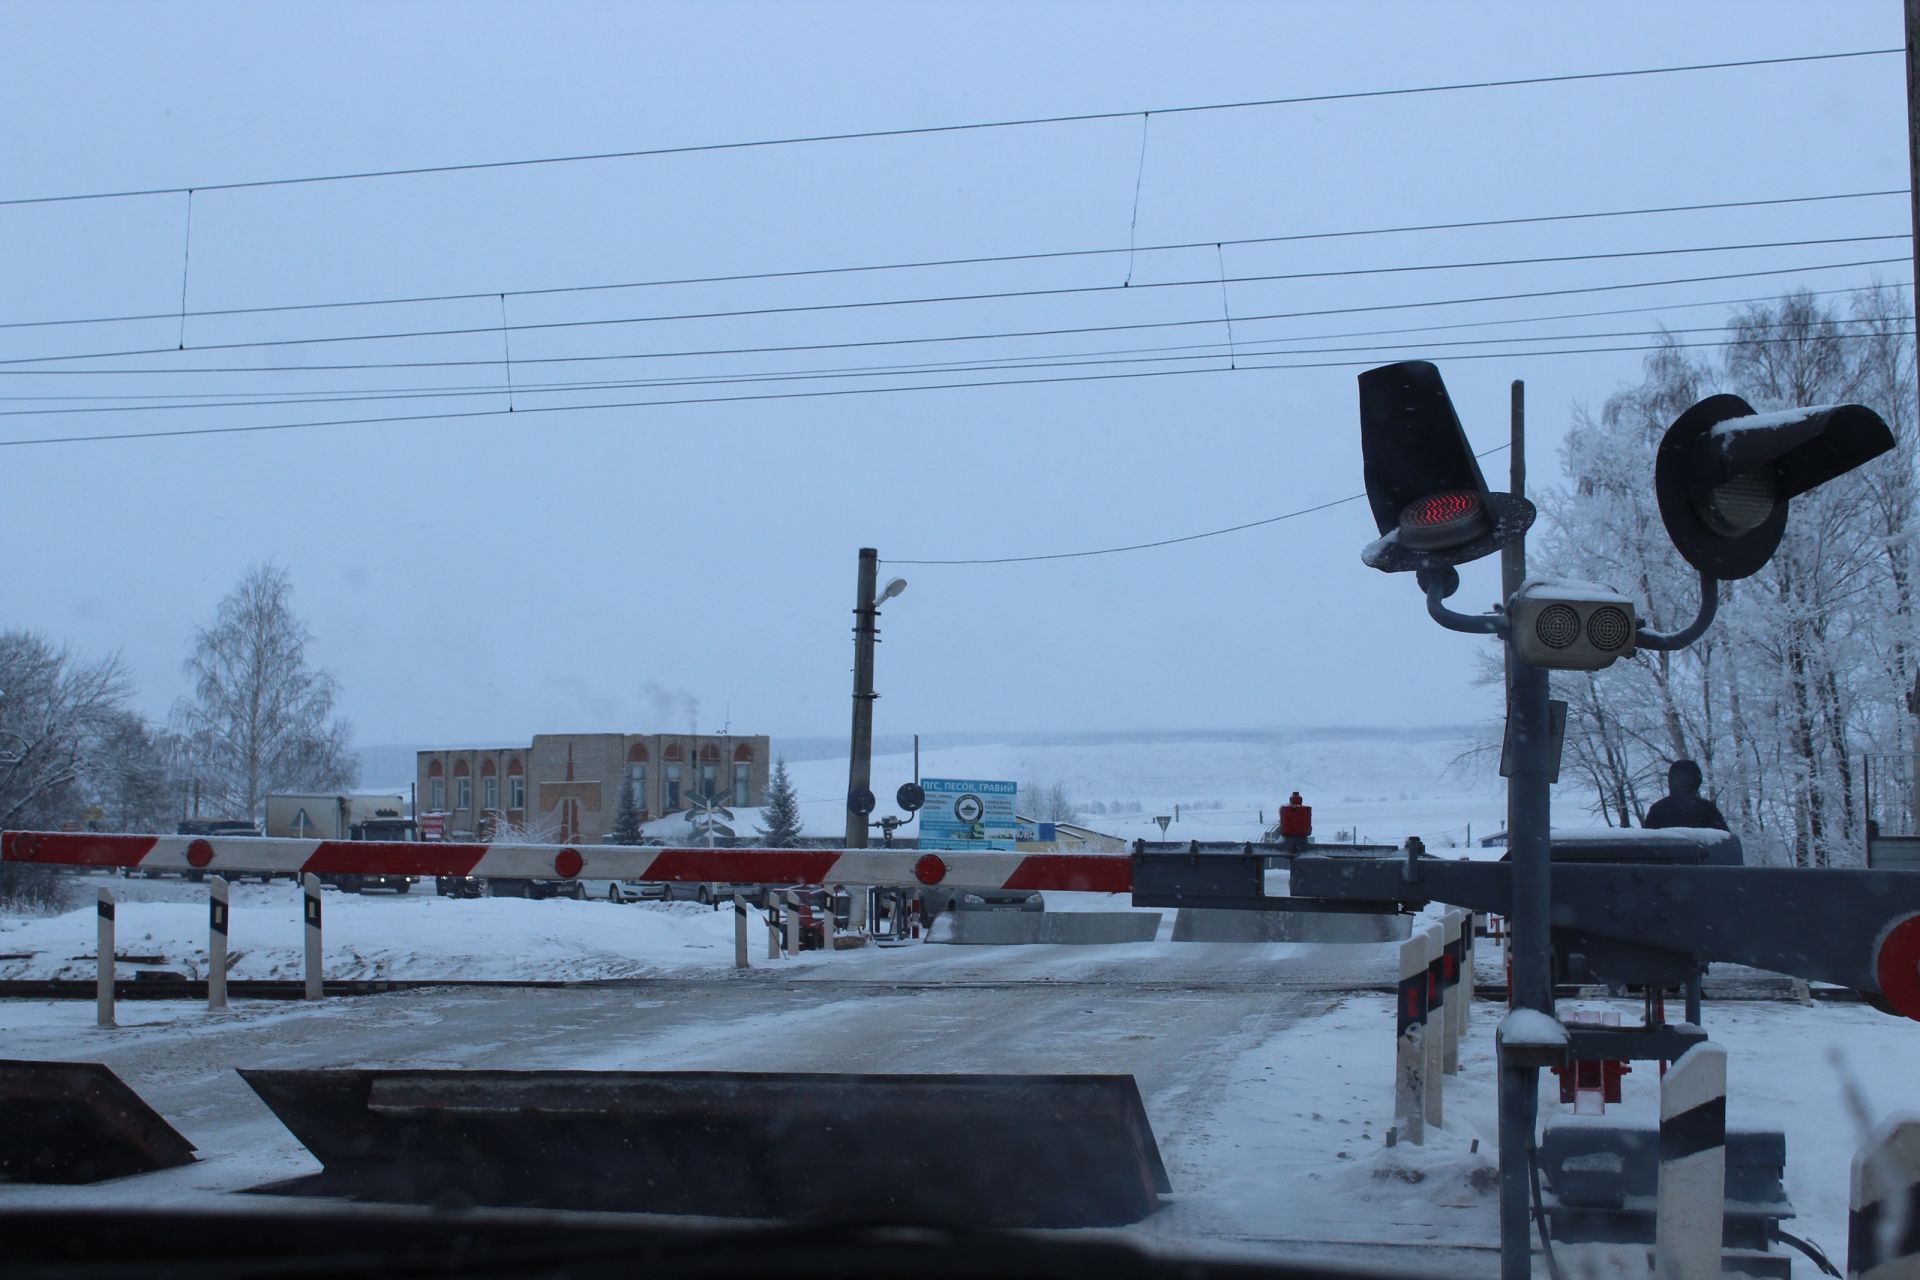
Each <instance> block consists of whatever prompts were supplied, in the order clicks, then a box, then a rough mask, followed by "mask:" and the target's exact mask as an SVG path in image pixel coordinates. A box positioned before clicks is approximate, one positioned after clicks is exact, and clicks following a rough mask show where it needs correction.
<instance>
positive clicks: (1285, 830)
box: [1280, 791, 1313, 840]
mask: <svg viewBox="0 0 1920 1280" xmlns="http://www.w3.org/2000/svg"><path fill="white" fill-rule="evenodd" d="M1312 834H1313V806H1312V805H1308V804H1302V803H1301V802H1300V793H1299V792H1298V791H1296V792H1294V793H1293V794H1292V795H1291V796H1288V797H1287V802H1286V803H1285V804H1283V805H1281V806H1280V838H1281V839H1282V840H1305V839H1306V838H1307V837H1308V836H1310V835H1312Z"/></svg>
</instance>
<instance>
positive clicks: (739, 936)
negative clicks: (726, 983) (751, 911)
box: [733, 893, 751, 969]
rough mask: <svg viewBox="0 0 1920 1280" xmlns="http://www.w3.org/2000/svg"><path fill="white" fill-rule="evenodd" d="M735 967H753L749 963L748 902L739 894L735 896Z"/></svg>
mask: <svg viewBox="0 0 1920 1280" xmlns="http://www.w3.org/2000/svg"><path fill="white" fill-rule="evenodd" d="M733 967H734V968H736V969H746V968H749V967H751V966H749V965H748V963H747V900H746V899H745V898H744V897H742V896H741V895H740V894H737V893H736V894H734V895H733Z"/></svg>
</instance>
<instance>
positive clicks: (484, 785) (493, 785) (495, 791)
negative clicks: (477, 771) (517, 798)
mask: <svg viewBox="0 0 1920 1280" xmlns="http://www.w3.org/2000/svg"><path fill="white" fill-rule="evenodd" d="M480 803H481V804H482V805H483V806H484V807H486V808H488V809H498V808H499V807H500V779H498V778H496V777H494V776H493V775H492V774H490V773H489V774H487V775H486V776H484V777H482V778H481V779H480Z"/></svg>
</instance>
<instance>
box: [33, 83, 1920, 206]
mask: <svg viewBox="0 0 1920 1280" xmlns="http://www.w3.org/2000/svg"><path fill="white" fill-rule="evenodd" d="M1904 52H1905V50H1904V49H1901V48H1891V49H1851V50H1844V51H1840V52H1835V53H1807V54H1793V55H1788V56H1784V57H1777V58H1741V59H1734V60H1729V61H1725V62H1695V63H1683V64H1679V65H1673V66H1664V67H1635V68H1629V69H1623V70H1617V71H1585V72H1571V73H1564V74H1560V75H1550V76H1523V77H1515V78H1511V79H1504V80H1477V81H1460V82H1456V83H1449V84H1433V85H1413V86H1406V87H1402V88H1398V89H1360V90H1349V91H1346V92H1341V93H1317V94H1301V95H1297V96H1293V97H1286V98H1256V99H1247V100H1244V101H1237V102H1211V103H1198V104H1189V105H1184V106H1173V107H1134V108H1131V109H1129V110H1125V111H1090V112H1077V113H1074V114H1070V115H1054V116H1028V117H1023V118H1018V119H1008V120H982V121H974V122H971V123H966V124H946V125H920V126H915V127H908V128H897V129H861V130H855V131H850V132H845V133H818V134H800V135H792V136H787V137H777V138H758V139H752V140H748V141H738V142H709V143H690V144H685V145H681V146H672V147H646V148H636V149H633V150H625V151H597V152H586V153H581V154H577V155H560V156H536V157H531V158H525V159H518V160H487V161H473V162H469V163H465V164H439V165H414V166H408V167H404V168H394V169H362V170H357V171H352V172H345V173H328V174H310V175H306V176H301V177H291V178H255V179H250V180H245V181H233V182H194V183H190V184H182V185H179V186H170V187H138V188H128V189H125V190H119V191H90V192H76V193H69V194H64V195H42V196H14V197H11V198H8V199H0V207H7V206H14V205H36V204H65V203H71V202H74V201H81V200H120V199H131V198H135V197H142V196H166V195H185V194H187V193H189V192H202V193H204V192H209V191H246V190H257V189H260V188H263V187H290V186H306V185H312V184H316V183H326V182H355V181H362V180H366V179H372V178H409V177H421V176H425V175H428V174H441V173H472V172H477V171H481V170H489V169H521V168H530V167H534V166H539V165H557V164H583V163H589V162H597V161H607V160H635V159H642V158H646V157H652V156H674V155H691V154H697V153H702V152H717V151H744V150H750V149H755V148H762V147H787V146H803V145H812V144H818V143H827V142H857V141H868V140H873V139H880V138H904V137H916V136H927V135H933V134H948V133H965V132H972V131H982V130H991V129H1017V128H1031V127H1035V126H1041V125H1063V124H1085V123H1090V122H1093V121H1099V120H1125V119H1131V118H1132V117H1134V116H1138V115H1190V114H1195V113H1200V112H1210V111H1241V110H1249V109H1253V108H1263V107H1287V106H1303V105H1307V104H1311V103H1321V102H1352V101H1357V100H1361V99H1367V98H1397V97H1411V96H1416V95H1420V94H1431V93H1459V92H1466V91H1472V90H1481V89H1511V88H1519V87H1523V86H1530V85H1545V84H1571V83H1576V82H1580V81H1593V80H1620V79H1628V78H1633V77H1639V76H1663V75H1679V74H1685V73H1691V72H1702V71H1726V70H1733V69H1737V68H1744V67H1771V66H1784V65H1788V64H1792V63H1809V62H1834V61H1840V60H1844V59H1851V58H1872V57H1881V56H1885V55H1889V54H1900V53H1904Z"/></svg>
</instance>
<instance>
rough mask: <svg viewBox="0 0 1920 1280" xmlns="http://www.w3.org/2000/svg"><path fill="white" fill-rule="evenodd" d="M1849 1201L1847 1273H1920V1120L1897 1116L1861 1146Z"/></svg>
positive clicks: (1886, 1277) (1886, 1278)
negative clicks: (1850, 1205) (1896, 1118)
mask: <svg viewBox="0 0 1920 1280" xmlns="http://www.w3.org/2000/svg"><path fill="white" fill-rule="evenodd" d="M1851 1204H1852V1209H1851V1211H1850V1212H1849V1213H1848V1215H1847V1275H1848V1276H1849V1277H1851V1278H1852V1280H1896V1278H1897V1277H1907V1276H1915V1275H1920V1119H1914V1118H1912V1117H1906V1118H1903V1119H1898V1120H1894V1121H1893V1122H1891V1123H1890V1124H1887V1125H1884V1126H1882V1127H1881V1129H1880V1131H1879V1132H1878V1133H1875V1134H1873V1135H1872V1136H1870V1137H1869V1138H1868V1139H1867V1141H1866V1142H1864V1143H1862V1144H1861V1146H1860V1150H1859V1152H1858V1153H1857V1154H1855V1156H1854V1157H1853V1199H1852V1201H1851Z"/></svg>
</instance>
